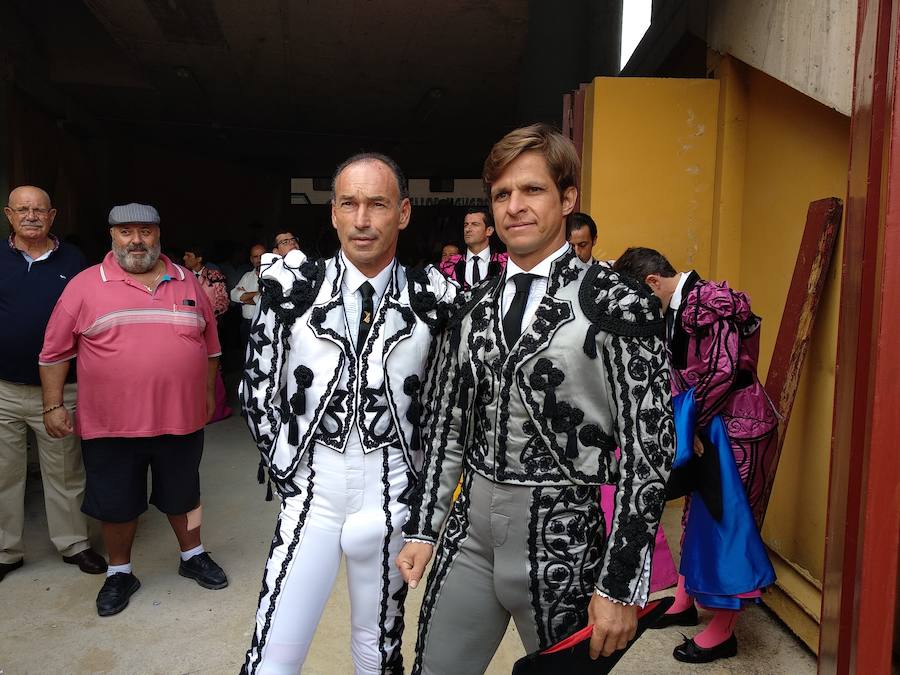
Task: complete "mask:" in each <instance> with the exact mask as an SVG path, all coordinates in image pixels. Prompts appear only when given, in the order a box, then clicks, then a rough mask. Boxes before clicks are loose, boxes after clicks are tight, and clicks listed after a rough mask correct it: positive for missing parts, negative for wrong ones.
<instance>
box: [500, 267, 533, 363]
mask: <svg viewBox="0 0 900 675" xmlns="http://www.w3.org/2000/svg"><path fill="white" fill-rule="evenodd" d="M534 278H535V275H533V274H524V273H520V274H517V275H515V276H514V277H513V278H512V281H513V283H514V284H515V285H516V294H515V295H514V296H513V299H512V302H511V303H509V309H508V310H507V312H506V316H504V317H503V335H504V336H505V337H506V346H507V347H508V348H509V349H512V346H513V345H514V344H516V340H518V339H519V336H520V335H521V334H522V317H523V316H525V304H526V303H527V302H528V291H529V290H530V289H531V282H532V280H534Z"/></svg>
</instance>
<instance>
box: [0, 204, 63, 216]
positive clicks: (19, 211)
mask: <svg viewBox="0 0 900 675" xmlns="http://www.w3.org/2000/svg"><path fill="white" fill-rule="evenodd" d="M6 208H8V209H9V210H10V211H12V212H13V213H15V214H16V215H17V216H27V215H28V212H29V211H31V212H32V213H34V215H36V216H37V217H38V218H46V217H47V215H48V214H49V213H50V212H51V211H52V210H53V209H45V208H41V207H35V206H18V207H16V208H13V207H12V206H7V207H6Z"/></svg>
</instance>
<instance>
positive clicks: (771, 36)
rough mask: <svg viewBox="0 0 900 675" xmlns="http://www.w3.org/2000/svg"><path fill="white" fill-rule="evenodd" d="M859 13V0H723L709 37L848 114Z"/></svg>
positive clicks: (714, 10) (712, 12)
mask: <svg viewBox="0 0 900 675" xmlns="http://www.w3.org/2000/svg"><path fill="white" fill-rule="evenodd" d="M856 12H857V3H856V2H855V0H754V1H753V2H748V0H719V1H718V2H711V3H710V4H709V26H708V32H707V42H708V44H709V46H710V47H711V48H712V49H714V50H716V51H718V52H722V53H728V54H731V55H732V56H734V57H736V58H738V59H740V60H741V61H743V62H745V63H748V64H750V65H751V66H753V67H754V68H757V69H759V70H761V71H763V72H764V73H766V74H767V75H771V76H772V77H774V78H775V79H777V80H780V81H781V82H784V83H785V84H787V85H789V86H791V87H793V88H795V89H797V90H798V91H800V92H802V93H804V94H806V95H807V96H809V97H811V98H813V99H815V100H817V101H819V102H821V103H824V104H825V105H827V106H829V107H831V108H834V109H835V110H838V111H839V112H841V113H843V114H845V115H849V114H850V105H851V97H852V90H853V58H854V52H855V43H856V40H855V37H856Z"/></svg>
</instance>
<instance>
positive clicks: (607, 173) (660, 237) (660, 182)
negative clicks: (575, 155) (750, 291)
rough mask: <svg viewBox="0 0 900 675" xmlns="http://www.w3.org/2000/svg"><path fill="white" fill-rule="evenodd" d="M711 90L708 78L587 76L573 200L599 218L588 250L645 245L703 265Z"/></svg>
mask: <svg viewBox="0 0 900 675" xmlns="http://www.w3.org/2000/svg"><path fill="white" fill-rule="evenodd" d="M718 90H719V83H718V82H717V81H715V80H681V79H666V80H662V79H656V78H611V77H598V78H596V79H595V80H594V82H593V84H592V85H591V90H590V91H589V92H588V96H587V97H586V100H585V108H586V109H585V120H586V122H585V135H584V147H583V157H584V166H583V168H582V173H583V180H582V205H581V206H582V210H583V211H587V212H588V213H590V215H591V216H592V217H593V218H594V220H595V221H596V223H597V231H598V236H597V244H596V245H595V247H594V257H595V258H598V259H601V260H607V259H611V258H615V257H617V256H618V255H619V254H621V253H622V251H624V250H625V249H626V248H627V247H628V246H652V247H654V248H658V249H660V250H663V251H665V252H666V254H667V255H668V256H669V258H670V259H671V261H672V264H673V265H676V266H680V267H683V268H688V267H696V268H697V270H698V271H700V272H701V273H702V274H708V273H709V264H710V235H711V228H712V220H713V190H714V186H715V166H716V160H715V158H716V120H717V109H718ZM588 120H589V121H588Z"/></svg>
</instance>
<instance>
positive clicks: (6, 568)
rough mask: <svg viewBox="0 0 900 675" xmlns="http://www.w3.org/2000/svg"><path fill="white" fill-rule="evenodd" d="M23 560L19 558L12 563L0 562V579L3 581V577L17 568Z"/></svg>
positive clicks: (22, 563)
mask: <svg viewBox="0 0 900 675" xmlns="http://www.w3.org/2000/svg"><path fill="white" fill-rule="evenodd" d="M24 564H25V562H24V561H23V560H22V559H21V558H19V559H18V560H16V562H14V563H0V581H3V578H4V577H5V576H6V575H7V574H9V573H10V572H12V571H13V570H17V569H19V568H20V567H21V566H22V565H24Z"/></svg>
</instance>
